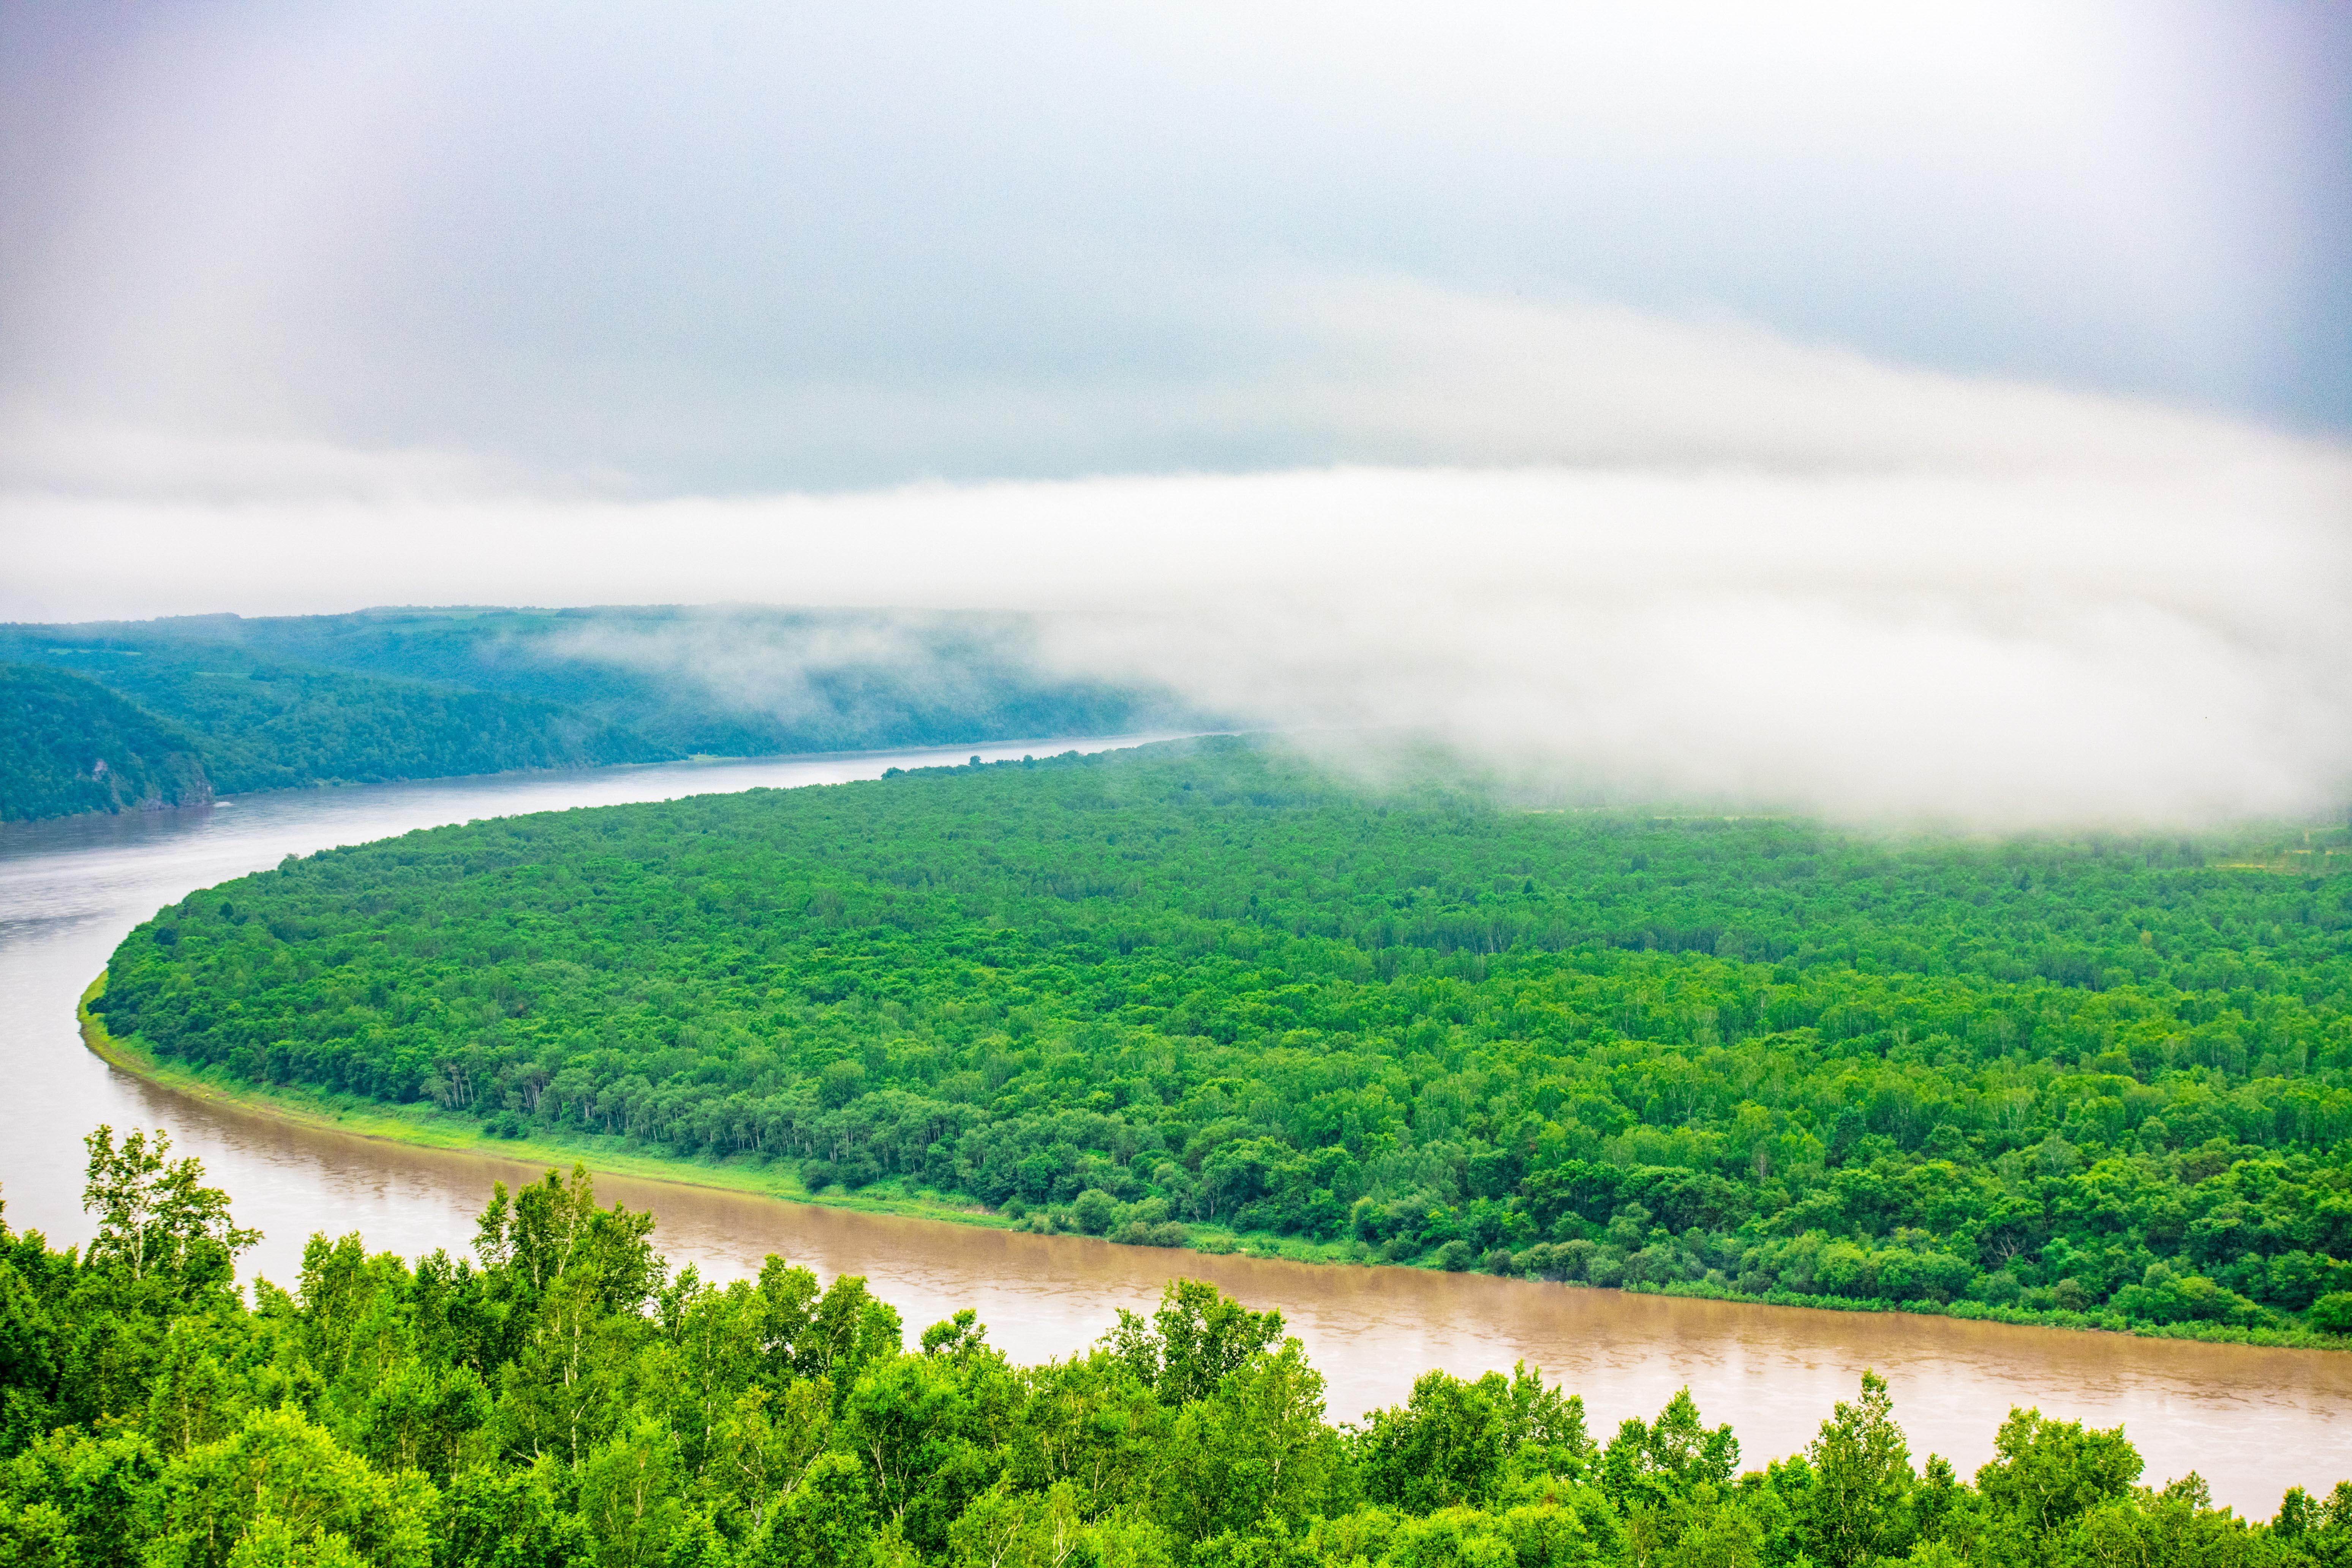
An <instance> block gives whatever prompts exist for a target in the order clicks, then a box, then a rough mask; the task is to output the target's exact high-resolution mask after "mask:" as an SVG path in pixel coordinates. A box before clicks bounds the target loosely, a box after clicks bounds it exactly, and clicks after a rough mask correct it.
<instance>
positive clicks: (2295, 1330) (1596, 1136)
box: [94, 740, 2352, 1337]
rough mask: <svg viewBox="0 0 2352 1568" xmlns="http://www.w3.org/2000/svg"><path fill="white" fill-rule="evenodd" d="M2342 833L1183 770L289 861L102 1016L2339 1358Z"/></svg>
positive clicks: (2347, 1241)
mask: <svg viewBox="0 0 2352 1568" xmlns="http://www.w3.org/2000/svg"><path fill="white" fill-rule="evenodd" d="M2346 837H2347V836H2346V835H2345V834H2343V833H2342V832H2341V831H2340V830H2339V831H2336V832H2333V833H2308V834H2306V833H2300V832H2298V833H2295V834H2292V835H2273V836H2270V837H2261V838H2250V837H2239V838H2236V839H2227V840H2225V839H2218V838H2217V839H2206V840H2180V839H2175V838H2166V839H2162V840H2153V839H2126V838H2115V837H2108V838H2085V839H2080V840H2062V839H2035V840H2018V841H2011V842H2005V843H1983V842H1951V841H1932V840H1907V841H1895V840H1887V839H1882V838H1876V837H1870V836H1867V835H1861V834H1853V833H1841V832H1837V831H1833V830H1831V829H1829V828H1826V827H1823V826H1820V825H1817V824H1811V823H1806V822H1801V821H1791V820H1778V819H1759V818H1746V819H1738V820H1727V819H1724V818H1720V817H1714V816H1682V817H1659V816H1647V815H1641V814H1632V813H1624V812H1608V811H1594V812H1556V811H1537V810H1530V809H1526V808H1525V807H1524V806H1523V805H1516V804H1514V803H1512V802H1510V801H1508V800H1503V799H1497V798H1496V797H1494V796H1492V795H1484V794H1479V793H1475V792H1472V791H1469V790H1466V789H1463V788H1458V787H1438V786H1435V785H1429V786H1414V787H1404V786H1399V787H1396V788H1393V789H1391V790H1388V791H1386V792H1385V793H1374V792H1367V791H1366V790H1364V789H1363V788H1361V787H1360V786H1355V785H1350V784H1344V783H1341V782H1338V781H1335V780H1333V779H1332V778H1330V777H1328V776H1327V775H1326V774H1324V773H1320V772H1318V770H1316V769H1314V768H1312V767H1310V766H1308V765H1307V764H1306V763H1301V762H1298V761H1297V760H1296V759H1293V758H1289V757H1287V756H1286V755H1284V754H1282V753H1280V752H1276V751H1272V750H1269V749H1268V748H1266V747H1265V746H1262V745H1259V744H1255V743H1252V742H1242V741H1232V740H1225V741H1210V742H1185V743H1181V744H1175V745H1171V746H1166V747H1156V748H1146V749H1141V750H1139V751H1136V752H1126V753H1117V754H1111V755H1108V756H1103V757H1094V758H1078V757H1069V758H1063V759H1052V760H1045V761H1032V762H1029V763H1007V764H997V765H993V766H987V767H980V766H971V767H964V768H958V769H946V770H928V771H926V772H924V773H908V774H902V775H900V776H898V777H893V778H886V779H884V780H881V781H877V782H869V783H866V784H845V785H840V786H835V787H828V788H823V789H809V790H794V791H754V792H751V793H749V794H747V795H735V796H723V797H721V796H713V797H703V798H698V799H692V800H685V801H678V802H672V803H667V804H662V805H643V806H621V807H612V808H606V809H601V810H595V811H580V812H570V813H562V814H551V815H548V816H534V817H523V818H516V819H509V820H504V821H497V822H486V823H478V824H472V825H468V826H463V827H452V828H445V829H436V830H434V831H431V832H425V833H417V834H411V835H409V836H407V837H402V838H398V839H394V840H389V841H386V842H384V843H381V844H376V845H369V846H362V847H354V848H348V849H341V850H335V851H330V852H327V853H325V854H322V855H320V856H316V857H312V858H309V859H305V860H299V861H296V860H289V862H288V863H287V864H285V865H283V866H281V867H280V868H278V869H277V870H275V871H271V872H267V873H263V874H261V875H258V876H256V877H251V878H247V879H240V880H238V881H236V882H232V883H228V884H225V885H223V886H222V887H219V888H216V889H209V890H206V891H204V892H200V893H197V894H194V895H192V896H191V897H189V898H188V899H187V900H184V901H183V902H181V903H179V904H176V905H173V906H172V907H171V908H168V909H166V910H163V911H162V912H161V913H160V914H159V915H158V916H157V917H156V918H155V919H154V920H153V921H150V922H147V923H146V924H144V925H142V927H140V928H139V929H138V930H137V931H133V932H132V933H131V935H130V936H129V937H128V938H126V939H125V941H124V942H123V943H122V944H121V947H120V948H119V949H118V951H117V952H115V954H114V955H113V958H112V960H111V962H110V964H109V968H108V972H107V980H106V989H105V993H104V994H103V996H102V997H100V999H99V1001H98V1002H97V1003H96V1004H94V1005H95V1006H97V1007H98V1008H99V1009H100V1010H101V1011H102V1014H103V1016H104V1018H105V1019H106V1021H107V1023H108V1026H110V1028H111V1029H112V1030H113V1031H114V1032H116V1033H117V1034H118V1035H120V1036H121V1037H125V1038H127V1039H131V1040H132V1041H134V1042H135V1043H138V1044H141V1045H143V1046H144V1047H148V1048H150V1049H152V1050H153V1051H155V1052H156V1053H158V1055H160V1056H161V1057H163V1058H165V1059H168V1060H173V1061H176V1062H179V1063H183V1064H185V1065H187V1066H189V1067H191V1068H196V1069H198V1070H200V1071H205V1072H209V1073H212V1074H214V1075H215V1076H217V1077H220V1078H221V1079H224V1080H226V1081H228V1082H231V1083H241V1084H247V1085H257V1086H288V1085H292V1086H307V1087H309V1088H313V1089H320V1090H324V1091H328V1092H332V1093H340V1094H350V1095H356V1096H361V1097H364V1098H366V1099H368V1100H373V1101H377V1102H381V1103H385V1104H390V1105H404V1106H409V1107H412V1108H417V1109H421V1110H427V1111H431V1112H434V1113H436V1114H441V1115H446V1116H450V1117H456V1118H459V1119H462V1120H464V1121H468V1122H471V1123H473V1124H477V1125H479V1126H481V1127H483V1128H485V1129H487V1130H488V1131H493V1132H497V1133H501V1134H505V1135H510V1136H521V1135H524V1134H526V1133H527V1134H529V1135H530V1136H532V1137H534V1138H538V1139H551V1140H556V1141H562V1140H564V1139H574V1140H579V1141H582V1142H583V1143H588V1144H595V1145H599V1146H603V1145H614V1146H626V1147H628V1148H631V1149H635V1150H641V1151H650V1152H655V1153H656V1154H661V1155H666V1156H668V1157H674V1158H681V1159H701V1160H728V1161H738V1162H745V1163H781V1164H782V1165H784V1166H786V1167H788V1168H790V1169H792V1170H794V1171H796V1172H797V1173H798V1174H799V1176H800V1178H801V1179H802V1180H803V1182H804V1183H805V1184H807V1185H808V1186H809V1187H810V1188H812V1189H821V1188H824V1187H827V1186H830V1185H834V1184H839V1185H842V1186H845V1187H849V1188H868V1189H877V1190H880V1191H885V1192H888V1191H908V1192H915V1191H929V1192H935V1193H939V1194H952V1195H956V1196H958V1197H960V1198H961V1199H964V1200H966V1201H975V1202H977V1203H979V1204H982V1205H987V1206H988V1207H989V1208H990V1209H992V1210H994V1211H996V1212H998V1213H999V1214H1000V1215H1009V1216H1012V1217H1013V1219H1015V1220H1016V1221H1018V1222H1019V1223H1023V1224H1025V1225H1029V1226H1036V1227H1040V1228H1068V1229H1076V1230H1085V1231H1090V1232H1093V1233H1095V1234H1099V1235H1109V1236H1112V1237H1115V1238H1117V1239H1120V1240H1126V1241H1136V1242H1150V1243H1156V1244H1160V1245H1170V1244H1175V1243H1180V1242H1187V1241H1189V1242H1191V1243H1192V1244H1194V1245H1203V1244H1205V1245H1212V1246H1214V1245H1224V1244H1226V1242H1227V1240H1228V1238H1230V1237H1235V1236H1240V1237H1251V1236H1256V1237H1279V1238H1288V1242H1289V1244H1293V1245H1297V1246H1302V1247H1304V1246H1311V1247H1317V1248H1320V1249H1321V1250H1322V1251H1323V1252H1324V1253H1326V1254H1343V1255H1346V1256H1349V1257H1354V1258H1361V1259H1365V1260H1374V1261H1382V1262H1416V1261H1417V1262H1423V1263H1426V1264H1429V1265H1432V1266H1435V1267H1442V1268H1486V1269H1490V1270H1493V1271H1496V1272H1500V1273H1517V1274H1527V1275H1535V1276H1540V1277H1545V1278H1550V1279H1567V1280H1575V1281H1580V1282H1583V1283H1586V1284H1590V1285H1597V1286H1604V1287H1605V1286H1621V1287H1622V1286H1630V1287H1638V1288H1645V1289H1669V1290H1682V1291H1694V1292H1701V1293H1712V1294H1717V1295H1745V1296H1756V1297H1762V1298H1766V1299H1772V1300H1781V1299H1802V1300H1811V1301H1834V1302H1850V1303H1859V1304H1865V1305H1872V1304H1874V1305H1894V1304H1908V1305H1912V1306H1916V1307H1922V1308H1930V1309H1935V1310H1950V1311H1958V1312H1966V1313H1977V1314H1979V1315H1992V1316H2010V1317H2016V1316H2028V1317H2034V1316H2038V1317H2040V1318H2042V1319H2045V1320H2048V1321H2065V1322H2084V1323H2096V1324H2105V1325H2108V1326H2121V1325H2136V1326H2139V1327H2143V1328H2149V1329H2163V1330H2166V1331H2174V1332H2193V1333H2201V1334H2221V1335H2232V1334H2234V1335H2245V1334H2250V1333H2252V1334H2269V1335H2285V1336H2288V1337H2293V1336H2296V1335H2308V1334H2312V1333H2327V1334H2333V1333H2339V1332H2342V1331H2346V1330H2347V1329H2352V1165H2348V1164H2347V1152H2352V1143H2347V1139H2352V1009H2347V1000H2352V960H2347V932H2352V879H2346V878H2342V877H2337V876H2331V875H2327V874H2326V869H2327V868H2328V867H2329V866H2330V865H2331V864H2333V863H2334V862H2335V859H2336V858H2340V857H2335V856H2334V851H2336V849H2337V848H2339V847H2341V846H2342V844H2343V843H2344V841H2345V839H2346Z"/></svg>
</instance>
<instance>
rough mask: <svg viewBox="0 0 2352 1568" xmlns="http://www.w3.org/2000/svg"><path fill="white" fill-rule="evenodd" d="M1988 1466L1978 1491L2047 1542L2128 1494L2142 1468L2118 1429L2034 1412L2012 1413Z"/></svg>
mask: <svg viewBox="0 0 2352 1568" xmlns="http://www.w3.org/2000/svg"><path fill="white" fill-rule="evenodd" d="M1993 1452H1994V1455H1995V1458H1994V1459H1993V1461H1992V1462H1991V1463H1990V1464H1989V1465H1986V1466H1984V1467H1983V1468H1981V1469H1979V1470H1978V1471H1977V1489H1978V1490H1979V1492H1981V1493H1982V1494H1983V1495H1984V1500H1985V1501H1986V1502H1987V1503H1989V1504H1990V1505H1991V1506H1992V1507H1993V1508H1994V1509H1995V1510H1998V1511H2000V1512H2001V1513H2004V1514H2006V1515H2008V1516H2009V1517H2010V1518H2011V1520H2013V1521H2016V1522H2018V1523H2019V1524H2021V1525H2023V1526H2024V1527H2025V1528H2026V1529H2028V1530H2031V1531H2034V1532H2036V1533H2037V1534H2039V1535H2042V1537H2044V1538H2047V1537H2048V1536H2049V1534H2050V1533H2051V1532H2053V1531H2057V1530H2060V1529H2063V1527H2064V1526H2066V1525H2068V1524H2070V1523H2072V1522H2073V1521H2075V1520H2077V1519H2079V1518H2081V1517H2082V1516H2083V1515H2084V1514H2086V1513H2088V1512H2089V1511H2090V1510H2093V1509H2095V1508H2096V1507H2097V1506H2099V1504H2101V1503H2103V1502H2105V1501H2107V1500H2110V1499H2114V1498H2119V1497H2122V1496H2124V1495H2126V1493H2128V1492H2129V1491H2130V1490H2131V1487H2132V1483H2133V1482H2134V1481H2137V1480H2138V1479H2139V1472H2140V1467H2141V1463H2142V1461H2141V1459H2140V1457H2139V1450H2138V1449H2137V1448H2135V1447H2132V1446H2131V1445H2130V1444H2129V1443H2127V1442H2126V1441H2125V1440H2124V1429H2123V1428H2122V1427H2120V1426H2117V1427H2115V1428H2113V1429H2111V1430H2109V1431H2105V1432H2095V1431H2091V1430H2088V1429H2086V1428H2085V1427H2084V1426H2083V1424H2082V1423H2081V1422H2079V1421H2053V1420H2051V1419H2050V1418H2049V1417H2048V1416H2046V1415H2042V1412H2041V1411H2039V1410H2011V1412H2010V1413H2009V1419H2008V1420H2006V1421H2004V1422H2002V1423H2001V1424H2000V1431H1999V1432H1998V1433H1996V1434H1995V1435H1994V1436H1993Z"/></svg>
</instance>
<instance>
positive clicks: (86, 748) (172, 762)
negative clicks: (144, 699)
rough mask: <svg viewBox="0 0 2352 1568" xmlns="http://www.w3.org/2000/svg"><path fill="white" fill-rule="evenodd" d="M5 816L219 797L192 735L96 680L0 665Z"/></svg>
mask: <svg viewBox="0 0 2352 1568" xmlns="http://www.w3.org/2000/svg"><path fill="white" fill-rule="evenodd" d="M0 734H5V737H6V738H5V742H0V822H22V821H27V820H30V819H32V818H36V817H43V816H76V815H79V814H80V813H82V812H91V811H103V812H120V811H138V810H145V809H154V810H160V809H162V808H163V807H166V806H174V805H199V804H201V803H203V802H205V801H206V800H209V799H211V798H212V781H211V780H210V779H209V778H207V777H206V776H205V765H204V763H203V762H202V761H201V760H200V759H199V758H198V757H197V755H196V745H195V742H194V741H191V740H190V739H189V738H188V737H187V736H186V735H185V734H184V733H182V732H181V731H179V730H177V729H175V728H173V726H172V725H170V724H167V723H165V722H164V721H162V720H160V719H158V718H156V717H155V716H154V715H153V714H152V713H150V712H148V711H146V710H144V709H142V708H141V707H139V706H138V705H137V704H136V703H133V702H131V701H129V700H125V699H124V698H122V697H121V696H118V695H117V694H115V693H114V692H112V691H110V690H108V689H106V688H104V687H102V686H100V685H99V684H98V683H97V682H95V681H90V680H84V679H81V678H80V677H79V676H76V675H69V674H68V673H66V672H65V671H63V670H57V669H43V668H38V667H37V666H31V667H28V666H25V665H16V664H0Z"/></svg>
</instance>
